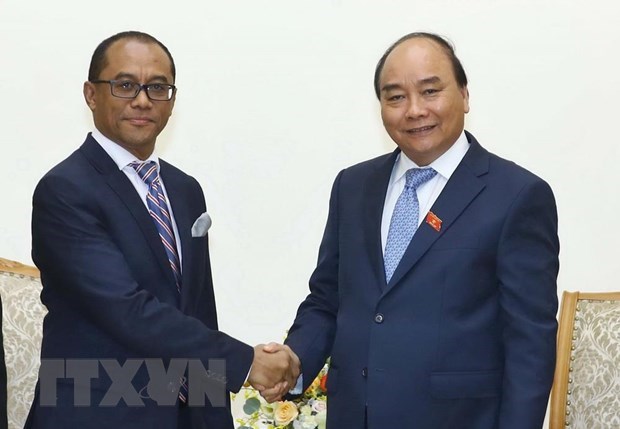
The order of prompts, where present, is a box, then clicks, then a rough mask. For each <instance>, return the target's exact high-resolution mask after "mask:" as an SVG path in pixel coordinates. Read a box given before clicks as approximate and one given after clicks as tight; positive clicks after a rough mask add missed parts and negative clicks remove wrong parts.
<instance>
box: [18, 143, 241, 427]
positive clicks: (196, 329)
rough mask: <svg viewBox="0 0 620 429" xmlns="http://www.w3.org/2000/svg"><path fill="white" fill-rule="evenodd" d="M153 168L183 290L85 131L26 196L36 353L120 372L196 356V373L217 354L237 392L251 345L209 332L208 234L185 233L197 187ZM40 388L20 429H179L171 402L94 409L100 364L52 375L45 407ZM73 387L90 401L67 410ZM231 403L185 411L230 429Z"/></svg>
mask: <svg viewBox="0 0 620 429" xmlns="http://www.w3.org/2000/svg"><path fill="white" fill-rule="evenodd" d="M160 165H161V177H162V178H163V181H164V183H165V186H166V190H167V193H168V196H169V200H170V201H169V204H171V206H172V210H173V213H174V217H175V220H176V224H177V227H178V231H179V235H180V241H181V245H182V255H183V261H182V274H183V278H182V288H181V293H180V294H179V293H178V291H177V289H176V287H175V282H174V278H173V274H172V271H171V269H170V265H169V263H168V260H167V259H166V255H165V252H164V248H163V246H162V244H161V241H160V239H159V236H158V234H157V231H156V228H155V226H154V223H153V220H152V219H151V217H150V216H149V214H148V212H147V209H146V206H145V205H144V203H143V201H142V200H141V199H140V197H139V196H138V193H137V192H136V191H135V188H134V187H133V186H132V184H131V183H130V181H129V180H128V178H127V177H126V176H125V174H124V173H123V172H122V171H120V170H119V169H118V167H117V165H116V164H115V163H114V161H113V160H112V159H111V158H110V157H109V156H108V155H107V154H106V152H105V151H104V150H103V149H102V148H101V146H99V144H98V143H97V142H96V141H95V140H94V139H93V138H92V137H91V136H90V135H89V136H88V137H87V138H86V141H85V142H84V144H83V145H82V146H81V147H80V148H79V149H78V150H76V151H75V152H74V153H73V154H72V155H71V156H69V157H68V158H67V159H66V160H64V161H63V162H61V163H60V164H58V165H57V166H56V167H54V168H53V169H52V170H51V171H50V172H49V173H47V174H46V175H45V176H44V177H43V179H42V180H41V181H40V182H39V184H38V186H37V188H36V190H35V193H34V197H33V215H32V257H33V260H34V262H35V263H36V265H37V266H38V267H39V269H40V270H41V280H42V283H43V291H42V293H41V300H42V302H43V304H45V306H46V307H47V308H48V310H49V313H48V314H47V316H46V317H45V320H44V323H43V344H42V350H41V357H42V359H43V360H50V359H113V360H116V361H118V362H119V364H120V365H123V364H124V363H125V360H126V359H138V360H139V359H145V358H157V359H163V360H164V363H167V362H168V360H169V359H172V358H177V359H199V360H200V361H201V362H202V363H203V365H204V367H205V369H208V368H209V360H211V359H220V360H224V362H225V374H220V377H215V378H216V381H218V380H219V382H220V383H222V386H221V388H222V389H226V391H236V390H238V389H239V388H240V387H241V385H242V384H243V382H244V380H245V378H246V376H247V373H248V371H249V368H250V365H251V363H252V358H253V349H252V347H250V346H248V345H246V344H244V343H242V342H240V341H237V340H235V339H233V338H231V337H229V336H227V335H226V334H224V333H222V332H219V331H218V325H217V317H216V308H215V300H214V294H213V286H212V280H211V267H210V263H209V248H208V238H207V237H206V236H205V237H196V238H193V237H192V236H191V227H192V224H193V223H194V221H195V220H196V219H197V218H198V217H199V216H200V215H201V214H202V213H204V212H205V211H206V207H205V201H204V196H203V193H202V190H201V188H200V185H199V184H198V182H197V181H196V180H195V179H193V178H192V177H190V176H188V175H186V174H185V173H183V172H182V171H180V170H178V169H177V168H175V167H173V166H172V165H170V164H168V163H166V162H164V161H161V163H160ZM67 375H69V374H67ZM42 382H43V380H42V379H41V378H40V380H39V383H38V384H37V390H36V393H35V399H34V402H33V405H32V408H31V412H30V416H29V420H28V423H27V425H26V427H27V428H89V429H90V428H115V429H120V428H175V427H177V413H178V412H179V405H178V404H176V405H174V406H159V405H158V403H157V402H156V401H154V400H153V399H148V398H146V399H143V402H144V406H140V407H135V406H127V405H126V404H125V402H124V401H123V400H121V401H120V403H119V404H118V405H117V406H115V407H101V406H100V404H101V401H102V400H103V398H104V395H105V394H106V392H107V391H108V389H109V388H110V385H111V379H110V377H107V372H106V371H104V370H103V369H102V368H101V367H100V368H99V377H98V378H95V379H92V380H90V383H89V385H86V386H85V385H78V383H77V382H74V379H72V378H70V377H68V376H67V377H65V378H63V379H59V380H58V381H57V383H56V384H57V386H56V388H57V393H56V397H57V400H56V406H53V407H47V406H41V401H40V399H41V384H42ZM148 382H149V374H148V373H147V371H146V369H145V365H142V366H141V368H140V370H139V371H138V372H137V373H136V374H135V377H134V378H133V386H134V388H135V391H137V392H141V393H143V392H144V390H143V388H144V387H145V386H146V385H147V384H148ZM190 383H191V380H190ZM74 389H75V395H76V396H77V397H80V398H82V400H85V399H84V398H86V397H87V396H90V401H88V402H89V403H90V406H87V407H75V406H74V403H75V398H74ZM85 395H86V396H85ZM147 396H148V395H147ZM173 398H174V396H173ZM228 407H229V404H228ZM228 407H211V406H210V404H209V402H208V398H207V406H206V407H204V408H193V409H192V410H191V412H192V413H193V414H194V416H193V419H194V420H195V421H197V422H198V421H200V422H204V424H206V427H209V428H231V427H232V419H231V416H230V409H229V408H228ZM184 412H185V411H184ZM198 414H200V416H197V415H198ZM202 425H203V423H201V424H200V425H196V426H195V427H202Z"/></svg>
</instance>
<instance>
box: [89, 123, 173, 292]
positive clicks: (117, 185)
mask: <svg viewBox="0 0 620 429" xmlns="http://www.w3.org/2000/svg"><path fill="white" fill-rule="evenodd" d="M80 149H81V151H82V153H83V154H84V156H85V157H86V158H87V159H88V161H89V162H90V163H91V164H92V165H93V167H94V168H95V169H96V170H97V171H99V173H101V175H103V176H104V178H105V180H106V182H107V183H108V185H109V186H110V188H112V190H113V191H114V192H115V193H116V194H117V195H118V196H119V198H120V199H121V200H122V201H123V203H124V204H125V206H126V207H127V209H128V210H129V212H130V213H131V214H132V216H133V217H134V219H135V220H136V223H137V224H138V227H139V228H140V230H141V231H142V234H144V238H145V239H146V241H147V243H148V245H149V248H150V249H151V251H152V252H153V256H154V257H155V259H156V260H157V263H158V265H159V266H160V268H161V269H162V271H163V273H164V275H165V276H166V277H167V278H168V279H169V280H170V282H171V284H172V285H174V276H173V274H172V270H171V268H170V263H169V261H168V257H167V256H166V252H165V251H164V248H163V246H162V244H161V240H160V238H159V233H158V232H157V228H155V224H154V223H153V219H152V218H151V216H150V215H149V213H148V211H147V210H146V207H145V206H144V202H142V200H141V199H140V196H139V195H138V193H137V192H136V190H135V188H134V187H133V185H132V184H131V182H130V181H129V179H128V178H127V176H126V175H125V173H123V172H122V171H121V170H119V169H118V166H117V165H116V163H115V162H114V161H113V160H112V158H110V157H109V156H108V154H107V153H106V151H105V150H103V148H102V147H101V146H99V144H98V143H97V142H96V141H95V139H93V138H92V137H91V135H90V134H89V135H88V137H87V138H86V141H85V142H84V144H83V145H82V147H81V148H80Z"/></svg>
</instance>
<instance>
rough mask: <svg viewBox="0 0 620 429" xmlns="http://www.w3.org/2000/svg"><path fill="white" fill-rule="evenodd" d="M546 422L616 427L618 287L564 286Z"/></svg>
mask: <svg viewBox="0 0 620 429" xmlns="http://www.w3.org/2000/svg"><path fill="white" fill-rule="evenodd" d="M549 427H550V429H560V428H563V429H567V428H568V429H608V428H609V429H611V428H614V429H617V428H620V292H613V293H582V292H564V295H563V297H562V307H561V310H560V327H559V332H558V356H557V363H556V369H555V379H554V384H553V390H552V392H551V415H550V425H549Z"/></svg>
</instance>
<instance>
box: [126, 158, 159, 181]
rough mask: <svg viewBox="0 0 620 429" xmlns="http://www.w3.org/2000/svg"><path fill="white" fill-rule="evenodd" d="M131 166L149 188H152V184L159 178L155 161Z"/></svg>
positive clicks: (134, 163)
mask: <svg viewBox="0 0 620 429" xmlns="http://www.w3.org/2000/svg"><path fill="white" fill-rule="evenodd" d="M129 165H130V166H131V167H132V168H133V169H134V170H136V173H138V176H140V179H142V180H143V181H144V183H146V184H147V185H148V186H151V184H152V183H153V182H156V181H157V179H158V178H159V172H158V171H157V163H156V162H155V161H146V162H132V163H130V164H129Z"/></svg>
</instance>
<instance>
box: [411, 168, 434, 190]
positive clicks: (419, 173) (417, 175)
mask: <svg viewBox="0 0 620 429" xmlns="http://www.w3.org/2000/svg"><path fill="white" fill-rule="evenodd" d="M405 174H406V182H405V187H407V188H413V189H417V188H418V186H420V185H421V184H423V183H426V182H428V181H429V180H431V179H432V178H433V177H435V175H436V174H437V172H436V171H435V170H433V169H432V168H410V169H409V170H407V173H405Z"/></svg>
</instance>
